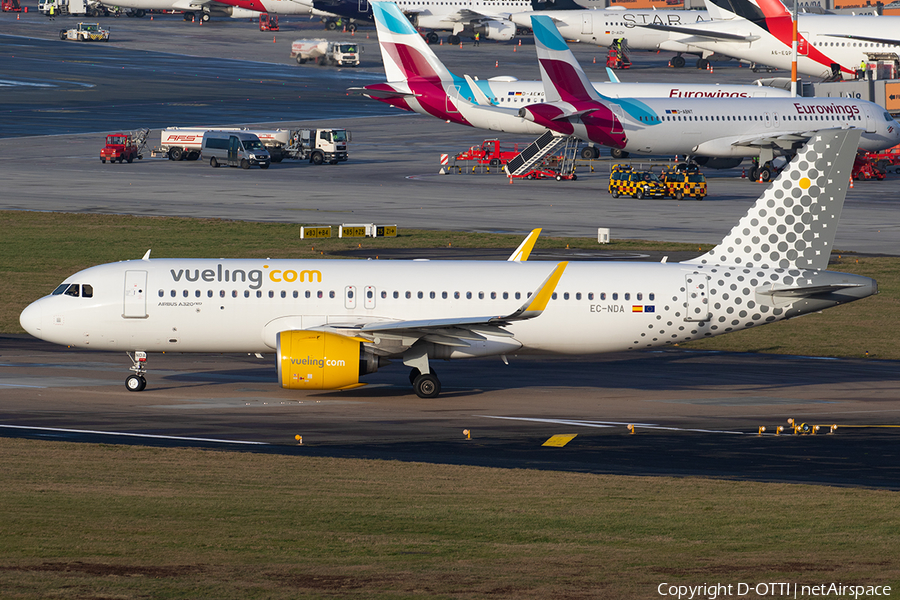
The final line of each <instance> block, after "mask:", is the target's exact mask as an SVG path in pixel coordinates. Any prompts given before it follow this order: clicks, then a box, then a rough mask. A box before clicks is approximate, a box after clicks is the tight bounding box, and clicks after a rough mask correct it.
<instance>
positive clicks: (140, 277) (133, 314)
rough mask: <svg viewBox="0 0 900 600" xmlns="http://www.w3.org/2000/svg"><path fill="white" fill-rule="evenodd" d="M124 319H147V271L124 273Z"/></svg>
mask: <svg viewBox="0 0 900 600" xmlns="http://www.w3.org/2000/svg"><path fill="white" fill-rule="evenodd" d="M122 316H123V317H125V318H126V319H146V318H147V271H125V311H124V312H123V313H122Z"/></svg>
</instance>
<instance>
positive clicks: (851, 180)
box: [850, 176, 853, 190]
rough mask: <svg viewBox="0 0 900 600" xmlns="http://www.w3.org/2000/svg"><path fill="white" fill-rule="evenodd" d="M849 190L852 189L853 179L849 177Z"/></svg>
mask: <svg viewBox="0 0 900 600" xmlns="http://www.w3.org/2000/svg"><path fill="white" fill-rule="evenodd" d="M850 189H851V190H852V189H853V177H852V176H851V177H850Z"/></svg>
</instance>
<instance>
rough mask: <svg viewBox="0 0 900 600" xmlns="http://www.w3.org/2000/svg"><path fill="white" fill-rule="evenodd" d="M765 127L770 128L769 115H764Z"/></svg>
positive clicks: (770, 120)
mask: <svg viewBox="0 0 900 600" xmlns="http://www.w3.org/2000/svg"><path fill="white" fill-rule="evenodd" d="M765 120H766V127H771V126H772V119H771V117H769V113H765Z"/></svg>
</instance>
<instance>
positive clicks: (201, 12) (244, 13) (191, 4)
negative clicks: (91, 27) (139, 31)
mask: <svg viewBox="0 0 900 600" xmlns="http://www.w3.org/2000/svg"><path fill="white" fill-rule="evenodd" d="M272 1H276V0H272ZM282 1H287V0H282ZM108 6H112V4H108ZM115 6H117V7H118V8H128V9H131V11H132V13H134V14H141V15H142V14H144V13H145V12H146V11H150V10H165V11H173V10H174V11H182V12H183V13H184V19H185V21H191V20H193V19H194V17H195V16H196V17H197V18H199V19H200V20H201V21H204V22H205V21H209V19H210V18H211V17H231V18H233V19H248V18H249V19H255V18H256V17H258V16H259V15H260V13H259V12H257V11H255V10H247V9H245V8H240V7H238V6H232V5H231V4H229V3H226V2H219V1H218V0H116V4H115Z"/></svg>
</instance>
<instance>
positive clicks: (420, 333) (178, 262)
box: [19, 129, 877, 398]
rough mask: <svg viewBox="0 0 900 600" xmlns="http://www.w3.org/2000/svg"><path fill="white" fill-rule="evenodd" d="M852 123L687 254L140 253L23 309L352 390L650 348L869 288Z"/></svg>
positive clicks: (30, 320)
mask: <svg viewBox="0 0 900 600" xmlns="http://www.w3.org/2000/svg"><path fill="white" fill-rule="evenodd" d="M859 136H860V131H859V130H858V129H843V130H841V129H830V130H826V131H820V132H818V133H816V135H815V136H813V138H812V139H811V140H810V141H809V143H808V144H807V145H806V146H805V147H804V148H802V149H801V150H800V151H799V152H798V154H797V157H796V158H795V159H794V160H793V161H792V162H791V163H790V164H789V166H788V168H787V169H786V170H785V171H784V172H782V174H781V175H780V176H779V177H778V179H776V181H775V182H774V183H773V184H772V185H771V186H769V187H768V188H767V189H766V190H765V191H764V192H763V194H762V196H761V197H760V198H759V199H758V200H757V201H756V203H754V205H753V206H752V207H751V208H750V210H749V211H748V212H747V214H746V215H745V216H744V217H743V218H742V219H741V221H740V222H739V223H738V224H737V225H736V226H735V227H734V229H732V231H731V232H730V233H729V234H728V235H727V236H726V237H725V239H724V240H722V243H721V244H719V245H718V246H716V247H715V248H714V249H712V250H711V251H709V252H708V253H706V254H704V255H702V256H700V257H698V258H695V259H692V260H689V261H685V262H682V263H667V262H666V261H665V259H664V260H663V262H661V263H639V264H635V263H633V262H629V263H628V264H623V263H615V262H578V263H572V264H569V263H568V262H560V263H556V264H554V263H547V262H527V258H528V254H529V252H530V248H531V245H532V244H533V242H534V238H536V235H537V233H538V231H535V232H533V233H532V235H531V236H529V238H528V239H526V241H525V242H523V245H522V246H520V248H519V249H517V251H516V252H515V253H514V254H513V256H512V257H510V260H508V261H384V260H382V261H352V260H278V259H274V260H273V259H251V260H240V259H202V260H198V259H178V258H171V259H150V258H149V254H150V252H149V251H148V252H147V254H146V255H145V256H144V258H143V259H142V260H130V261H124V262H118V263H112V264H105V265H100V266H96V267H91V268H89V269H85V270H83V271H79V272H78V273H75V274H74V275H72V276H71V277H68V278H67V279H66V280H65V281H64V282H63V283H62V284H60V285H59V287H57V288H56V290H54V291H53V293H52V294H51V295H49V296H45V297H43V298H41V299H39V300H36V301H35V302H33V303H32V304H30V305H29V306H28V307H26V308H25V310H24V311H22V314H21V316H20V319H19V320H20V322H21V324H22V327H24V328H25V330H26V331H28V332H29V333H30V334H31V335H33V336H35V337H38V338H40V339H43V340H47V341H50V342H54V343H57V344H64V345H68V346H76V347H80V348H90V349H92V350H120V351H121V350H125V351H136V352H135V357H134V359H133V360H134V366H133V367H132V370H133V371H134V373H133V374H132V375H129V376H128V378H127V380H126V386H127V388H128V389H129V390H133V391H140V390H142V389H144V387H145V385H146V378H145V374H146V352H258V353H263V352H268V353H271V352H274V353H275V356H276V364H277V366H278V381H279V383H280V384H281V385H282V386H283V387H286V388H292V389H301V390H320V389H347V388H351V387H355V386H357V385H359V377H360V375H364V374H366V373H371V372H374V371H375V370H376V369H378V368H379V367H381V366H384V365H385V364H387V361H388V360H390V359H393V360H398V361H400V362H402V363H403V364H404V365H406V366H407V367H409V368H410V369H411V373H410V381H411V382H412V384H413V388H414V390H415V392H416V394H418V395H419V396H420V397H423V398H430V397H434V396H436V395H437V394H438V393H439V392H440V389H441V384H440V381H439V380H438V378H437V375H436V374H435V372H434V368H433V365H432V363H433V361H435V360H437V359H457V358H474V357H484V356H500V357H502V358H503V359H504V360H506V358H507V357H508V356H509V355H513V354H525V353H529V354H535V353H550V354H573V355H574V354H594V353H602V352H618V351H625V350H636V349H640V348H657V347H661V346H666V345H670V344H675V343H683V342H687V341H689V340H694V339H702V338H705V337H711V336H716V335H721V334H724V333H729V332H732V331H740V330H742V329H747V328H750V327H758V326H760V325H765V324H767V323H773V322H777V321H781V320H784V319H787V318H791V317H796V316H800V315H803V314H806V313H810V312H815V311H820V310H823V309H825V308H828V307H831V306H835V305H838V304H843V303H846V302H852V301H854V300H857V299H860V298H864V297H866V296H870V295H872V294H874V293H876V292H877V283H876V282H875V281H874V280H872V279H869V278H868V277H862V276H859V275H850V274H845V273H837V272H831V271H828V270H827V267H828V258H829V256H830V254H831V249H832V247H833V245H834V238H835V233H836V230H837V224H838V220H839V218H840V214H841V208H842V206H843V202H844V197H845V195H846V191H847V187H848V181H849V177H850V169H851V165H852V163H853V160H854V157H855V155H856V148H857V146H858V145H859Z"/></svg>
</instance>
